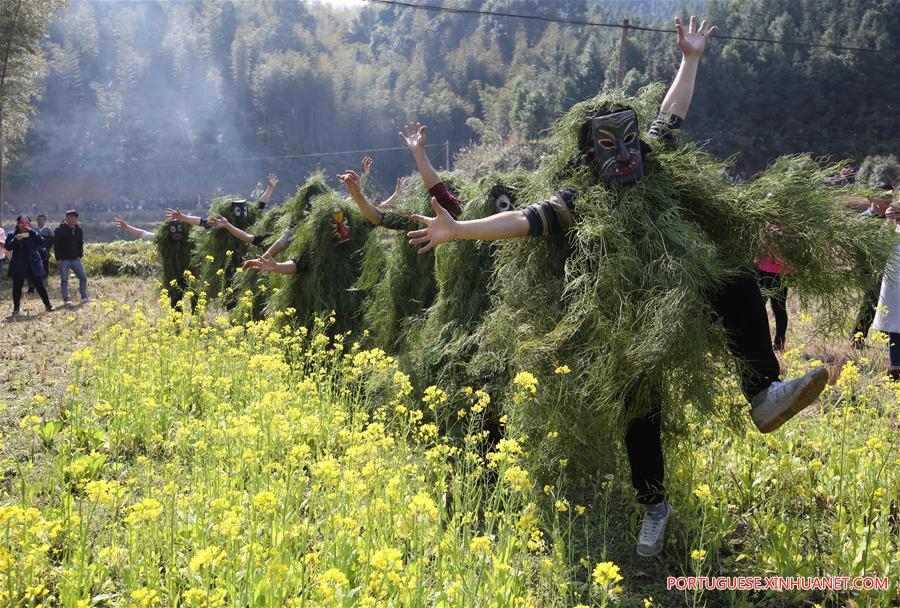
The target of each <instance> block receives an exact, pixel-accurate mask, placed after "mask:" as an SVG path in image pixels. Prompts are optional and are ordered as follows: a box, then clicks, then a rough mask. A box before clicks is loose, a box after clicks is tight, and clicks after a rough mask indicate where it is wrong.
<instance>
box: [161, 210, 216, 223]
mask: <svg viewBox="0 0 900 608" xmlns="http://www.w3.org/2000/svg"><path fill="white" fill-rule="evenodd" d="M165 216H166V219H170V220H178V221H179V222H185V223H188V224H193V225H194V226H203V227H206V220H205V219H204V218H202V217H197V216H196V215H187V214H186V213H182V212H181V209H166V210H165Z"/></svg>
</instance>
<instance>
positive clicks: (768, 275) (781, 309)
mask: <svg viewBox="0 0 900 608" xmlns="http://www.w3.org/2000/svg"><path fill="white" fill-rule="evenodd" d="M756 276H757V279H758V280H759V288H760V291H761V293H762V296H763V302H764V303H765V301H766V298H768V299H769V301H770V302H771V305H772V314H773V315H774V316H775V339H774V340H773V341H772V342H773V344H774V345H775V350H783V349H784V339H785V336H787V326H788V314H787V286H786V285H785V284H784V283H783V282H782V281H781V273H779V272H767V271H765V270H759V269H757V271H756ZM763 305H765V304H763Z"/></svg>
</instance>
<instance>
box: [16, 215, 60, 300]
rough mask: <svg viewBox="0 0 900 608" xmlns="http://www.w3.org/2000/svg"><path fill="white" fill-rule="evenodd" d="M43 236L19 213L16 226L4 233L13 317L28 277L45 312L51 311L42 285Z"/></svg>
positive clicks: (27, 218) (29, 219)
mask: <svg viewBox="0 0 900 608" xmlns="http://www.w3.org/2000/svg"><path fill="white" fill-rule="evenodd" d="M42 244H43V237H41V236H40V235H38V233H37V231H35V230H34V229H32V227H31V218H29V217H28V216H27V215H20V216H19V217H17V218H16V227H15V229H13V231H12V232H10V233H9V234H8V235H6V241H5V242H4V247H5V248H6V249H7V250H9V251H11V252H12V259H11V260H10V262H9V278H11V279H12V281H13V311H12V314H13V316H14V317H16V316H18V315H19V305H20V304H21V303H22V287H24V285H25V279H28V278H30V279H31V280H32V281H33V282H34V285H35V287H36V288H37V292H38V294H40V296H41V300H42V301H43V302H44V308H45V309H46V310H47V312H52V311H53V306H52V305H51V304H50V298H49V297H48V296H47V289H46V288H45V287H44V281H43V274H44V267H43V265H42V264H41V254H40V250H41V246H42Z"/></svg>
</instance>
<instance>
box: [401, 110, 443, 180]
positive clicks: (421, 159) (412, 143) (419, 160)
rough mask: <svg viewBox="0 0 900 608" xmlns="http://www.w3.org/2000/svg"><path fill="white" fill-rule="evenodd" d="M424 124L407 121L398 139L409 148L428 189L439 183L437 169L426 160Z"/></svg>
mask: <svg viewBox="0 0 900 608" xmlns="http://www.w3.org/2000/svg"><path fill="white" fill-rule="evenodd" d="M426 128H427V127H425V125H423V124H419V123H409V124H407V125H405V126H404V127H403V130H402V131H400V139H402V140H403V143H404V144H405V145H406V147H407V148H409V151H410V152H411V153H412V155H413V158H414V159H415V161H416V167H418V168H419V175H421V176H422V181H423V182H424V183H425V188H426V189H427V190H430V189H431V188H432V187H433V186H436V185H438V184H439V183H441V178H440V177H438V174H437V171H435V170H434V167H432V166H431V161H430V160H428V153H427V151H426V150H425V129H426Z"/></svg>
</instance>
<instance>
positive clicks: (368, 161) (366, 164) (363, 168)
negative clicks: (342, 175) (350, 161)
mask: <svg viewBox="0 0 900 608" xmlns="http://www.w3.org/2000/svg"><path fill="white" fill-rule="evenodd" d="M374 162H375V161H374V160H372V157H371V156H366V157H365V158H363V159H362V162H361V163H359V173H360V175H368V174H369V170H370V169H371V168H372V164H373V163H374Z"/></svg>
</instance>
